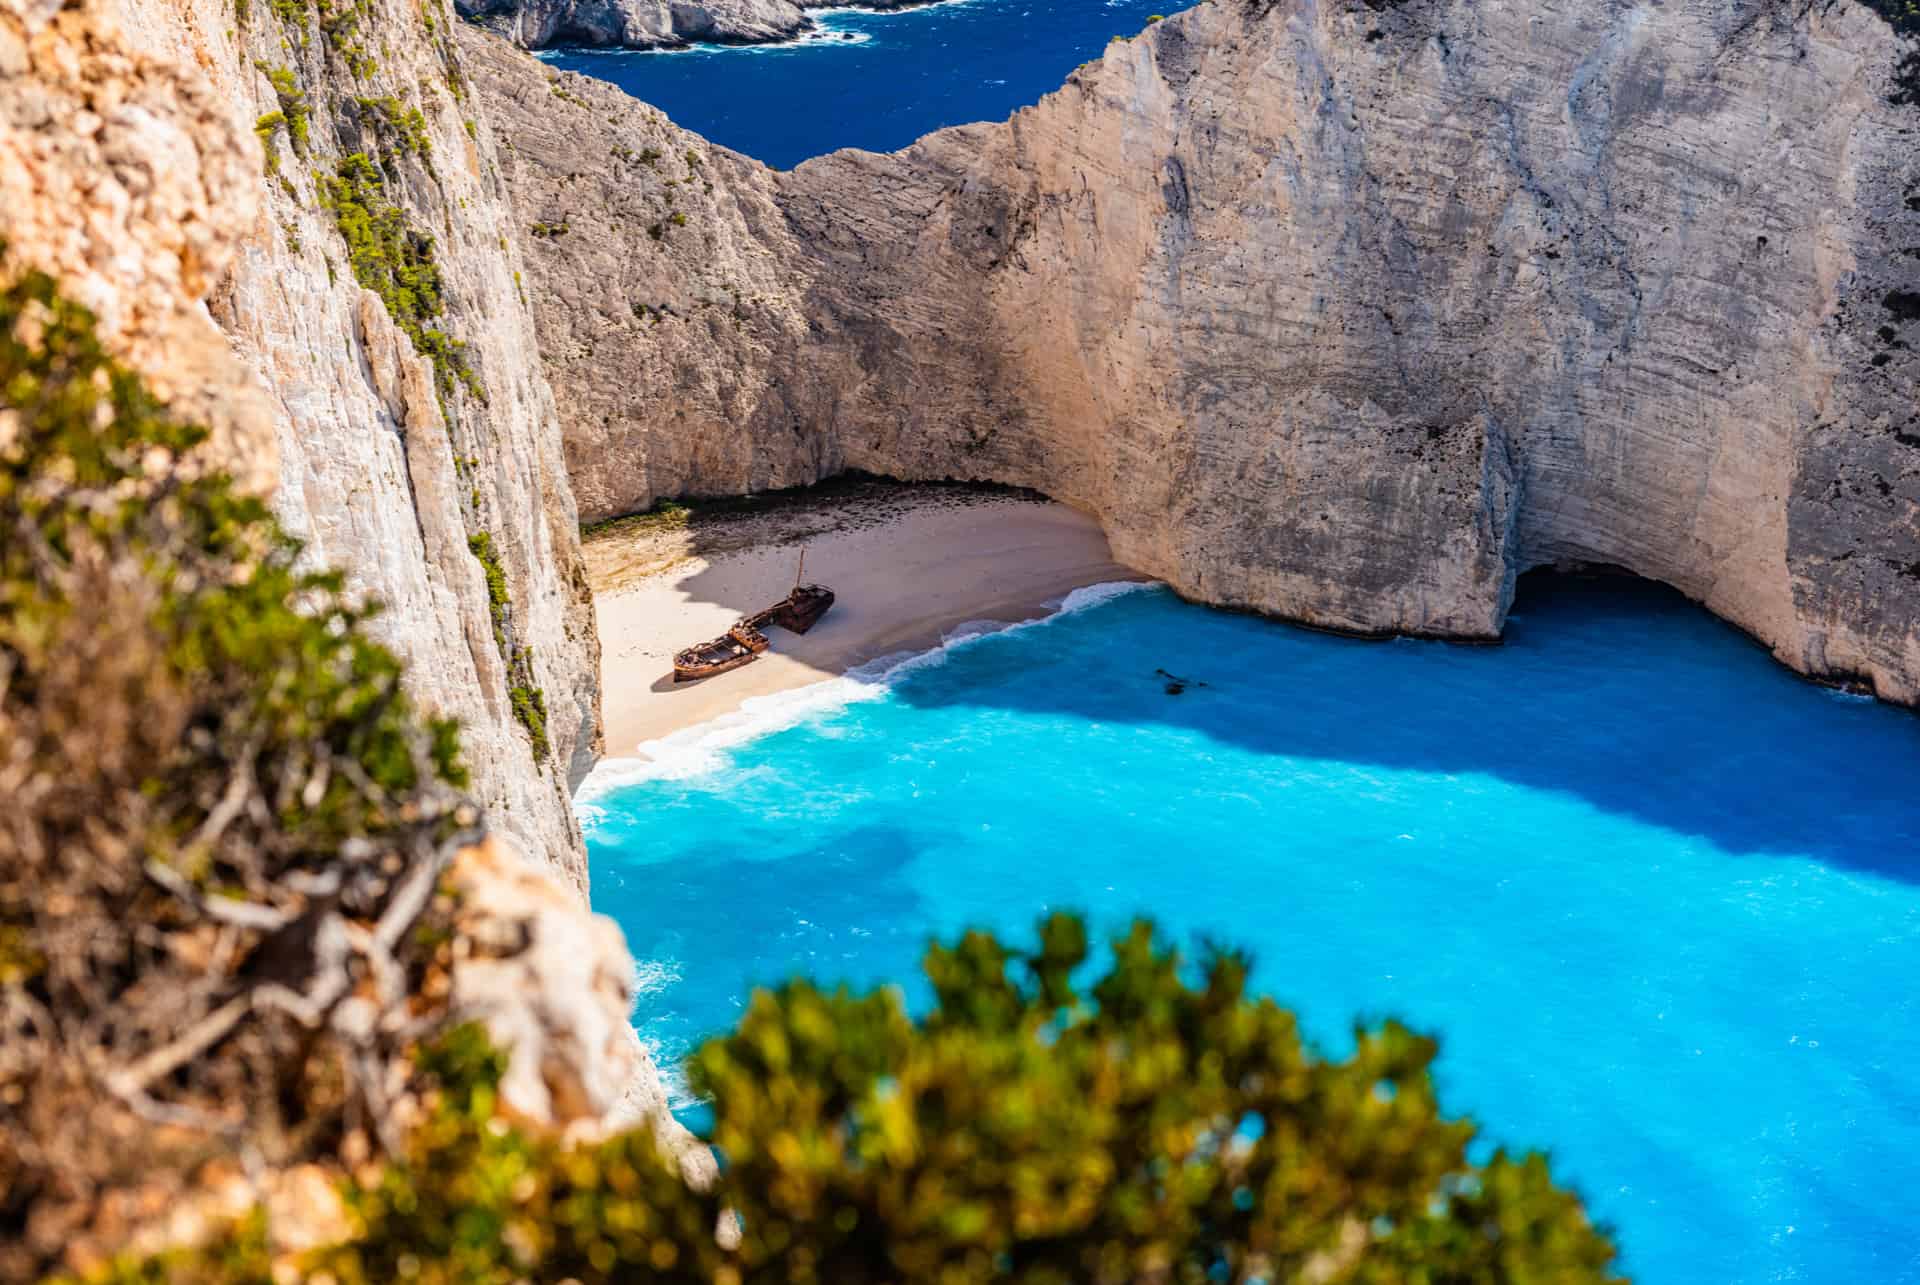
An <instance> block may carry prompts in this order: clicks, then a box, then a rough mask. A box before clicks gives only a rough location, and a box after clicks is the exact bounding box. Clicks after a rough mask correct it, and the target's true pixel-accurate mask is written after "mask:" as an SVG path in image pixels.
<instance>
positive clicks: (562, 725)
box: [0, 0, 711, 1176]
mask: <svg viewBox="0 0 1920 1285" xmlns="http://www.w3.org/2000/svg"><path fill="white" fill-rule="evenodd" d="M453 25H454V20H453V18H452V15H451V10H450V8H449V6H447V5H446V3H445V0H425V3H424V4H422V5H415V4H413V3H410V2H406V0H399V2H395V3H390V4H389V3H382V2H381V0H367V2H366V3H360V4H356V5H353V6H352V7H348V8H334V7H331V6H330V5H325V4H322V5H319V6H317V7H313V8H309V7H307V6H306V5H305V4H302V3H299V2H298V0H295V2H294V3H291V4H275V5H272V6H269V7H263V6H254V5H250V4H247V3H244V2H243V3H241V4H240V5H239V6H238V7H237V8H235V7H231V6H230V5H229V4H228V2H227V0H68V2H66V3H58V2H54V3H33V4H29V3H26V2H25V0H0V246H4V262H0V270H4V271H5V272H6V273H7V274H8V275H12V274H15V273H18V272H20V271H22V270H25V269H28V268H40V269H44V270H46V271H48V272H50V273H52V274H54V275H55V276H56V277H57V278H58V279H59V281H60V282H61V284H62V288H63V290H64V291H65V292H66V293H67V294H68V295H70V296H71V297H72V298H74V299H76V300H77V301H79V302H82V303H85V304H86V305H87V306H88V307H89V308H91V309H92V310H93V311H94V312H95V313H96V314H97V317H98V324H97V326H96V327H95V330H96V333H97V334H98V335H99V337H100V338H101V340H102V341H103V342H104V344H105V345H106V346H107V348H108V349H109V350H110V351H111V352H112V353H113V354H114V355H115V356H117V357H119V358H121V359H122V360H124V361H125V362H127V363H128V364H129V365H131V366H132V367H133V368H135V370H137V371H138V372H139V373H140V375H141V376H142V377H143V380H144V382H145V383H146V384H147V386H148V387H150V388H151V389H152V390H153V391H154V392H155V393H156V394H158V395H159V396H160V397H161V398H162V399H163V400H165V401H166V402H167V403H168V404H169V405H170V406H171V407H172V408H174V409H175V410H176V411H178V412H179V413H181V414H182V415H183V416H186V417H189V418H191V419H195V420H201V421H204V422H206V423H208V424H209V425H210V426H211V427H212V429H213V436H212V439H211V441H210V442H209V444H208V445H207V446H206V447H205V448H203V449H202V451H200V452H199V453H198V454H199V456H200V457H203V458H206V459H207V460H209V461H210V462H211V463H212V464H213V465H214V466H216V467H220V468H222V469H224V470H226V471H228V472H231V473H232V474H234V475H235V476H236V478H237V479H239V480H240V481H241V482H242V483H243V484H244V485H246V486H247V487H248V488H250V489H252V490H254V491H256V492H258V493H261V494H267V495H270V497H271V500H272V503H273V505H274V507H275V509H276V510H277V511H278V514H279V516H280V518H281V519H282V521H283V523H284V524H285V525H287V526H288V527H290V528H291V529H292V530H293V531H294V532H295V533H296V534H298V535H299V536H300V537H301V538H302V539H303V540H304V541H305V542H306V549H307V556H309V557H311V558H312V559H313V560H315V562H316V563H320V564H324V565H328V566H333V567H338V568H340V569H342V570H343V571H344V572H345V573H346V575H347V579H348V583H349V585H350V586H351V587H353V588H354V589H357V590H359V591H361V592H365V593H369V594H372V595H374V596H376V597H378V598H379V599H381V600H382V601H383V602H384V603H386V604H387V609H386V612H385V614H384V615H382V616H381V617H379V618H378V619H377V622H376V626H375V631H376V632H377V633H378V634H380V635H381V636H382V638H383V640H384V641H386V642H388V643H389V644H390V645H391V646H392V647H393V648H394V650H396V651H397V652H399V653H401V654H402V655H403V656H404V657H405V658H406V659H407V660H408V661H409V662H410V665H409V669H408V674H407V681H408V684H409V686H410V687H411V688H412V690H413V693H414V695H415V696H416V697H417V698H418V699H419V701H420V703H421V704H422V705H423V706H424V707H425V708H426V709H427V710H428V711H431V712H434V713H438V714H442V715H451V716H453V717H456V718H458V719H459V720H460V721H461V723H462V724H463V732H462V744H463V757H464V759H465V762H466V764H467V766H468V768H469V769H470V772H471V775H472V778H473V780H472V784H473V787H474V793H475V795H476V796H477V797H478V798H479V800H480V801H481V802H482V803H484V804H485V805H486V807H487V810H488V814H489V821H490V823H491V826H492V829H493V837H492V839H491V840H490V841H489V843H488V845H487V847H486V849H485V852H486V860H485V862H484V863H483V865H484V869H479V868H478V867H473V868H465V869H466V871H467V873H466V874H465V875H461V876H460V878H459V879H458V880H456V882H458V883H459V884H460V889H459V892H460V896H461V898H462V905H463V906H464V907H465V908H466V909H467V910H468V911H471V915H470V916H469V917H468V919H469V922H467V923H466V924H465V926H464V927H462V929H461V932H462V933H463V934H465V937H463V939H462V940H463V941H467V940H468V939H470V942H478V943H480V944H479V945H478V946H476V947H474V950H475V955H474V961H473V962H472V963H471V966H468V967H465V968H464V970H463V971H462V972H461V974H460V977H459V978H456V980H455V982H454V984H453V995H452V1000H453V1005H454V1008H455V1010H456V1011H457V1013H458V1014H459V1015H463V1016H471V1017H477V1018H480V1019H482V1020H485V1021H486V1022H487V1023H488V1024H489V1025H490V1026H491V1027H492V1028H493V1030H494V1033H495V1035H496V1036H497V1037H498V1038H500V1039H501V1040H502V1041H503V1042H504V1043H507V1044H510V1045H511V1046H512V1049H513V1058H514V1066H515V1067H516V1068H518V1069H516V1070H515V1072H514V1073H513V1074H512V1075H511V1076H510V1077H509V1078H510V1079H511V1080H512V1081H513V1082H514V1085H516V1086H517V1087H513V1088H511V1090H510V1091H511V1092H514V1093H518V1094H519V1095H520V1096H519V1099H517V1100H516V1103H515V1105H516V1108H517V1109H519V1110H521V1111H522V1112H523V1113H524V1114H526V1115H528V1116H529V1117H532V1118H552V1119H555V1120H562V1121H564V1120H568V1119H573V1118H577V1117H603V1116H610V1115H611V1116H616V1117H617V1118H618V1119H620V1120H627V1119H629V1118H637V1117H641V1116H648V1117H653V1118H654V1119H655V1120H656V1123H657V1125H658V1127H659V1128H660V1129H661V1130H662V1131H663V1136H666V1137H667V1140H668V1142H669V1143H670V1144H671V1145H672V1146H673V1147H674V1148H676V1149H677V1150H683V1151H686V1152H687V1156H686V1163H687V1164H688V1165H689V1166H690V1168H689V1170H688V1171H689V1172H691V1173H694V1174H695V1175H696V1176H698V1175H700V1174H704V1173H709V1172H710V1171H711V1163H710V1159H708V1158H706V1157H704V1153H701V1152H699V1151H698V1150H697V1148H693V1147H692V1145H691V1143H690V1141H689V1140H688V1138H687V1136H686V1135H685V1134H684V1132H683V1131H681V1130H679V1129H678V1126H676V1125H673V1124H672V1121H671V1118H670V1117H668V1116H666V1115H665V1114H664V1111H663V1107H664V1101H665V1099H664V1094H663V1092H662V1090H661V1088H660V1084H659V1080H658V1077H657V1075H656V1074H655V1073H654V1070H653V1068H652V1064H651V1061H650V1059H649V1058H648V1056H647V1054H646V1052H645V1050H644V1049H642V1048H641V1047H640V1046H639V1044H638V1041H637V1039H636V1037H635V1036H634V1035H633V1032H632V1030H631V1028H630V1026H628V1025H627V1023H626V1020H625V1019H626V1016H627V1009H628V1007H630V1004H631V994H630V977H629V976H628V973H629V969H630V961H628V960H627V958H626V955H625V952H624V949H623V948H622V946H621V943H620V942H619V934H618V932H617V930H615V929H614V928H613V927H612V926H611V925H610V924H609V923H607V922H606V921H602V920H597V919H590V918H589V917H588V916H587V915H586V914H585V913H584V907H582V906H581V905H580V904H579V903H580V896H581V894H583V893H584V891H585V885H586V861H585V851H584V845H583V843H582V841H581V836H580V831H579V828H578V825H577V823H576V822H575V820H574V818H573V814H572V810H571V806H570V802H569V797H568V779H569V773H570V770H571V771H583V770H584V768H585V766H586V765H587V764H588V763H590V761H591V758H592V755H593V753H594V751H595V750H596V748H597V746H598V741H599V731H598V725H599V724H598V713H599V711H598V658H599V653H598V643H597V640H596V639H595V636H594V633H593V624H592V617H591V611H590V602H589V598H588V591H587V587H586V581H585V576H584V572H583V570H582V566H581V562H580V556H579V546H578V531H577V523H576V517H575V510H574V503H573V498H572V493H571V490H570V488H569V486H568V481H567V476H566V470H565V467H564V464H563V462H562V459H561V455H560V436H559V430H558V422H557V419H556V415H555V407H554V404H553V399H552V394H551V391H550V389H549V387H548V384H547V381H546V377H545V373H544V371H543V370H542V368H541V364H540V362H539V359H538V356H537V351H536V348H535V342H534V336H533V327H532V320H531V315H530V313H529V311H528V309H527V307H526V305H525V297H526V295H525V292H524V287H523V286H522V278H523V268H522V263H521V260H520V258H519V252H518V250H517V248H516V230H515V227H514V224H513V219H512V218H511V216H510V214H509V211H508V206H507V201H506V198H505V194H504V189H503V187H502V185H501V180H500V175H499V168H498V156H497V153H496V150H495V143H494V140H493V135H492V131H491V129H490V127H489V125H488V124H487V121H486V118H485V117H484V115H483V114H482V112H481V110H480V107H479V104H478V103H477V102H476V101H475V100H474V98H473V95H472V92H471V90H470V88H469V86H468V83H467V79H466V75H465V73H464V71H462V69H461V67H460V62H459V56H458V54H457V52H456V51H455V50H454V48H453V47H452V45H451V29H452V26H453ZM16 427H17V426H16ZM8 429H9V415H8V414H7V413H5V408H3V407H0V442H4V441H5V439H6V436H7V432H8ZM523 862H524V865H525V866H526V867H531V868H544V869H538V870H537V869H523V870H522V871H521V873H519V874H515V873H514V869H515V868H516V866H518V865H519V864H520V863H523ZM545 870H550V871H551V872H552V873H554V874H556V875H558V876H559V882H555V881H553V880H550V879H549V878H548V877H547V874H546V873H545V872H544V871H545ZM562 885H564V886H565V887H566V891H565V892H562V891H561V887H562ZM570 898H571V900H570ZM469 944H470V943H469ZM465 948H466V947H465V946H463V947H462V949H465ZM464 958H465V957H464V956H463V959H464ZM462 978H463V979H464V980H462ZM609 978H611V979H612V980H611V981H609ZM428 998H429V999H433V1000H435V1001H437V1000H440V999H445V998H446V996H444V995H442V996H434V997H428Z"/></svg>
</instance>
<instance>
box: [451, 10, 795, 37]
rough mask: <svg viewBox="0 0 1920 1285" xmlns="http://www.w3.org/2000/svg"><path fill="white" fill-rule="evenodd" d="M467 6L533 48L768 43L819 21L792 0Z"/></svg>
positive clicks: (499, 30) (467, 14) (495, 28)
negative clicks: (550, 46) (714, 42)
mask: <svg viewBox="0 0 1920 1285" xmlns="http://www.w3.org/2000/svg"><path fill="white" fill-rule="evenodd" d="M459 4H460V13H461V14H462V15H463V16H465V17H468V18H472V19H474V20H475V21H476V22H479V23H480V24H481V25H483V26H485V27H487V28H488V29H489V30H491V31H494V32H496V33H498V34H499V35H502V36H505V37H506V38H507V39H509V40H511V41H513V42H514V43H515V44H517V45H521V46H523V47H525V48H528V49H543V48H545V47H547V46H548V45H565V44H572V45H622V46H626V47H629V48H636V49H651V48H662V47H665V48H671V47H673V46H677V45H685V44H689V43H692V42H693V41H697V40H708V41H718V42H724V43H728V44H764V43H767V42H771V41H778V40H790V39H792V38H793V37H794V36H797V35H799V34H800V33H802V32H804V31H808V30H811V29H812V27H813V23H812V21H811V20H810V19H808V17H807V16H806V14H805V13H803V12H801V10H802V8H803V7H804V6H802V5H799V4H795V3H792V0H459Z"/></svg>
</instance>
